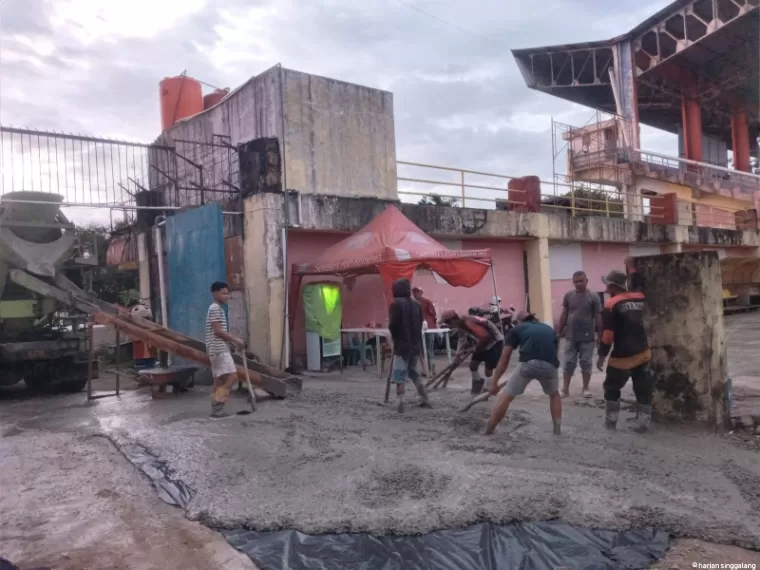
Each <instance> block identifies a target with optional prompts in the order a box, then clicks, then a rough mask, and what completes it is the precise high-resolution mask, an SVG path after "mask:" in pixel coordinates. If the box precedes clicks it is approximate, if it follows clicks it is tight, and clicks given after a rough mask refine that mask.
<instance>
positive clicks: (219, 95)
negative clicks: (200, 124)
mask: <svg viewBox="0 0 760 570" xmlns="http://www.w3.org/2000/svg"><path fill="white" fill-rule="evenodd" d="M229 92H230V89H229V87H228V88H227V89H214V90H213V91H212V92H211V93H209V94H208V95H204V96H203V110H204V111H205V110H206V109H210V108H211V107H213V106H214V105H216V104H217V103H219V102H220V101H221V100H222V99H224V98H225V97H226V96H227V95H228V94H229Z"/></svg>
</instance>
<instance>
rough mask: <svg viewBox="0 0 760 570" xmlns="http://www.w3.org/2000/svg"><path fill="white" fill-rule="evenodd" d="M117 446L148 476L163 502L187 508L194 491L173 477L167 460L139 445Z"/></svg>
mask: <svg viewBox="0 0 760 570" xmlns="http://www.w3.org/2000/svg"><path fill="white" fill-rule="evenodd" d="M116 446H117V448H118V449H119V451H121V453H122V454H124V457H126V458H127V460H129V462H130V463H131V464H132V465H134V466H135V467H137V468H138V469H139V470H140V471H142V472H143V473H145V474H146V475H147V476H148V478H149V479H150V480H151V482H152V483H153V487H155V489H156V491H157V492H158V496H159V498H160V499H161V500H162V501H163V502H165V503H168V504H170V505H174V506H177V507H182V508H183V509H185V508H187V506H188V505H189V504H190V500H191V499H192V498H193V492H192V491H191V490H190V488H189V487H188V486H187V485H185V483H183V482H182V481H180V480H179V479H174V478H172V470H171V469H170V468H169V466H168V465H167V464H166V462H165V461H161V460H160V459H159V458H158V457H156V456H155V455H153V454H151V453H150V452H149V451H148V450H146V449H145V448H144V447H141V446H139V445H134V444H129V445H118V444H117V445H116Z"/></svg>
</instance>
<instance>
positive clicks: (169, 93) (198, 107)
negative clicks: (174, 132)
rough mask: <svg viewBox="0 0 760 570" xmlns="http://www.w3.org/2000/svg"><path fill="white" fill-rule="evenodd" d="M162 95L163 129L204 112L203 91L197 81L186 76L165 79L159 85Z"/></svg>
mask: <svg viewBox="0 0 760 570" xmlns="http://www.w3.org/2000/svg"><path fill="white" fill-rule="evenodd" d="M158 86H159V93H160V95H161V128H162V129H163V130H166V129H168V128H169V127H171V126H172V125H173V124H174V123H176V122H177V121H179V120H180V119H184V118H185V117H192V116H193V115H196V114H198V113H200V112H201V111H203V90H202V89H201V84H200V83H198V82H197V81H196V80H195V79H193V78H191V77H187V76H185V75H179V76H177V77H164V78H163V80H161V83H159V84H158Z"/></svg>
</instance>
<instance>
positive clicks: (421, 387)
mask: <svg viewBox="0 0 760 570" xmlns="http://www.w3.org/2000/svg"><path fill="white" fill-rule="evenodd" d="M414 387H415V388H417V394H419V396H420V407H421V408H430V407H431V406H430V400H428V395H427V390H425V384H423V382H422V379H421V378H417V379H416V380H415V381H414Z"/></svg>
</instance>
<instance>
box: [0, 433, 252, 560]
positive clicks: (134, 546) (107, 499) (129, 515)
mask: <svg viewBox="0 0 760 570" xmlns="http://www.w3.org/2000/svg"><path fill="white" fill-rule="evenodd" d="M0 464H2V469H0V489H2V492H1V493H0V544H2V556H3V557H5V558H7V559H10V560H11V561H12V562H13V563H14V564H16V565H18V566H19V567H21V568H32V567H38V566H45V567H51V568H55V569H56V570H86V569H98V568H109V569H110V570H208V569H209V568H225V569H230V570H256V566H255V565H254V564H253V563H252V562H251V561H250V560H249V559H248V558H247V557H245V556H243V555H242V554H240V553H238V552H236V551H235V550H234V549H233V548H232V547H231V546H229V545H228V544H227V542H226V541H225V540H224V539H223V538H222V537H221V536H220V535H219V534H218V533H216V532H214V531H212V530H210V529H208V528H206V527H204V526H203V525H200V524H197V523H194V522H191V521H188V520H187V519H186V518H185V516H184V514H183V513H182V511H180V510H179V509H176V508H172V507H170V506H168V505H165V504H163V503H161V502H160V501H158V500H157V499H156V496H155V493H154V491H153V489H152V488H151V486H150V483H148V481H147V480H144V479H143V478H142V477H141V476H140V475H139V474H138V472H137V470H136V469H135V468H133V467H132V466H131V465H130V464H129V463H127V461H126V459H124V458H123V457H122V456H121V454H120V453H119V452H118V451H117V450H116V448H115V447H114V446H113V445H112V444H111V443H110V442H109V441H108V440H106V439H105V438H100V437H95V438H93V437H89V436H81V435H77V434H75V433H72V432H68V433H63V432H47V431H45V430H30V431H27V430H18V431H10V432H9V431H8V430H6V431H5V433H4V437H3V439H2V442H0Z"/></svg>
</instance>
